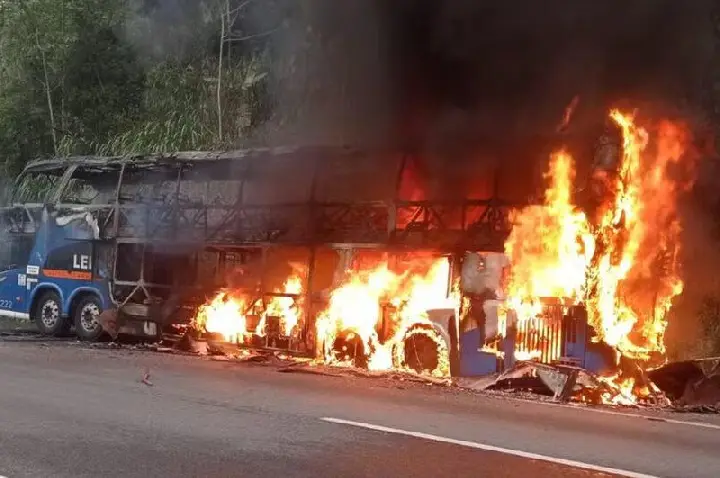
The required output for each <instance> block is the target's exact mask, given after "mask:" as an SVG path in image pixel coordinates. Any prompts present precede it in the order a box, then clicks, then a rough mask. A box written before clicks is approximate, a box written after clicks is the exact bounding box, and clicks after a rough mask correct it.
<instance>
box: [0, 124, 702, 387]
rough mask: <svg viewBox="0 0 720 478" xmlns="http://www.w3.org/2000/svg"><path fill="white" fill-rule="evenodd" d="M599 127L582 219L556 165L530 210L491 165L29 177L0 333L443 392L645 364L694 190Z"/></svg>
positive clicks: (648, 138)
mask: <svg viewBox="0 0 720 478" xmlns="http://www.w3.org/2000/svg"><path fill="white" fill-rule="evenodd" d="M611 121H612V122H613V124H615V125H616V126H617V131H618V141H617V147H616V148H615V150H614V151H615V152H614V153H612V151H611V152H610V153H607V152H606V154H605V156H604V159H603V160H602V161H601V162H600V166H599V167H598V168H596V170H595V171H593V173H592V174H591V178H592V179H591V182H593V181H594V183H593V186H592V187H590V188H586V189H589V190H590V192H591V193H592V195H593V198H592V199H593V200H592V201H591V202H592V207H579V206H578V205H577V204H576V200H577V199H578V198H579V197H580V196H581V194H580V190H582V189H583V188H582V187H579V186H578V184H577V183H578V181H577V178H576V177H575V176H576V173H575V162H574V159H573V157H572V155H571V154H570V153H569V152H568V151H566V150H563V149H559V150H557V151H555V152H553V153H551V154H548V156H549V157H550V160H549V162H547V161H545V163H546V164H547V165H548V166H547V169H546V174H545V181H546V188H545V194H544V196H543V198H542V200H540V201H535V203H533V204H529V203H528V202H527V201H525V200H523V198H524V197H525V196H526V193H527V191H526V189H527V188H526V185H523V184H521V181H520V180H519V178H518V176H517V174H516V172H515V171H513V169H512V168H511V167H508V165H507V163H504V162H503V161H494V162H493V161H468V162H465V163H458V164H456V165H454V166H453V167H454V168H455V169H454V170H452V171H448V170H447V169H450V168H443V169H441V170H438V169H436V170H432V171H430V170H431V169H432V168H428V167H427V164H423V158H421V157H420V156H419V155H414V154H398V153H395V152H378V151H358V150H354V149H349V148H336V147H325V148H320V147H301V148H266V149H262V148H260V149H251V150H241V151H233V152H222V153H195V152H193V153H177V154H167V155H154V156H139V157H118V158H68V159H62V160H43V161H36V162H33V163H31V164H29V165H28V166H27V168H26V169H25V171H24V172H23V174H22V175H21V176H20V178H19V180H18V183H17V185H16V188H15V190H14V193H13V195H12V197H11V200H10V202H9V204H8V205H7V206H6V207H5V208H3V210H2V217H3V227H4V232H5V241H4V245H3V246H4V247H5V249H6V252H4V253H3V255H2V257H3V264H2V265H3V266H4V267H3V269H4V271H3V272H1V273H0V275H1V276H2V281H0V299H1V301H0V313H3V314H6V315H8V314H9V315H15V316H23V317H31V318H32V319H33V320H35V321H36V323H37V324H38V326H39V327H40V329H41V330H42V331H43V332H44V333H47V334H58V333H64V332H65V331H66V330H67V329H68V328H69V327H71V326H74V328H75V330H76V333H77V334H78V335H79V336H80V337H81V338H85V339H97V338H98V337H100V335H102V334H103V333H104V332H110V333H111V334H116V333H128V334H132V335H139V336H144V337H148V338H153V339H156V338H158V337H159V336H160V335H161V334H162V332H163V331H164V330H166V329H168V327H172V328H176V329H177V328H178V327H185V328H187V329H190V330H195V331H197V332H198V333H200V334H201V335H204V336H207V337H210V338H212V339H213V340H219V341H223V342H226V343H231V344H236V345H238V346H246V347H257V348H269V349H277V350H286V351H290V352H293V353H296V354H308V355H312V356H315V357H317V358H318V359H320V360H323V361H325V362H329V363H334V364H349V365H353V366H358V367H363V368H368V369H373V370H387V369H408V370H415V371H418V372H425V373H431V374H434V375H439V376H449V375H453V376H458V375H462V376H476V375H484V374H489V373H494V372H496V371H499V370H503V369H507V368H509V367H511V366H512V364H513V363H514V362H515V361H516V360H536V361H540V362H545V363H569V364H574V365H577V366H581V367H586V368H591V369H601V368H602V367H604V366H605V365H606V364H607V363H609V362H613V361H616V360H617V357H616V356H615V355H614V354H623V355H627V356H632V357H635V358H640V359H643V360H651V359H653V358H654V357H655V356H662V354H663V353H664V342H663V333H664V328H665V324H666V315H667V312H668V309H669V307H670V304H671V301H672V298H673V297H675V296H676V295H677V294H679V293H680V292H681V290H682V281H681V280H680V270H679V262H678V251H679V231H680V227H681V224H680V222H679V219H678V216H677V214H676V208H675V204H676V202H677V199H678V196H679V195H680V194H682V192H683V191H685V190H686V189H687V188H688V187H689V186H690V184H691V182H689V181H682V180H680V179H677V178H675V177H673V178H671V176H670V175H669V174H668V170H669V169H670V168H671V167H674V166H682V165H685V166H688V164H686V163H688V161H687V160H686V158H687V156H688V155H687V152H686V146H687V143H688V138H687V137H686V133H685V131H684V130H683V129H682V128H681V127H679V126H677V125H674V124H672V123H668V122H663V123H660V124H659V125H658V126H657V127H655V128H654V129H649V130H646V129H643V128H641V127H639V126H636V125H635V123H634V119H633V118H632V117H631V116H629V115H623V114H621V113H620V112H613V113H612V115H611ZM605 146H607V144H606V145H605ZM611 149H612V148H611ZM608 154H609V156H608ZM613 155H614V156H613ZM608 157H609V158H610V160H608ZM613 158H614V159H613ZM423 168H425V170H424V172H423ZM421 172H422V174H421ZM448 184H450V185H453V187H450V188H448V187H447V185H448ZM467 184H471V185H472V187H462V185H467ZM598 184H600V185H601V186H602V187H596V186H597V185H598ZM608 350H609V351H608Z"/></svg>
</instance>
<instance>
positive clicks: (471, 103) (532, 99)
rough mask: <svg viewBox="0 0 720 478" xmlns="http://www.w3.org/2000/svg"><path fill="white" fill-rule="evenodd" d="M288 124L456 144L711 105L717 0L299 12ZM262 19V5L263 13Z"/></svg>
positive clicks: (475, 0)
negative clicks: (632, 112)
mask: <svg viewBox="0 0 720 478" xmlns="http://www.w3.org/2000/svg"><path fill="white" fill-rule="evenodd" d="M294 3H295V4H296V5H298V7H297V8H296V9H295V10H294V11H292V12H291V13H290V15H291V16H290V18H288V19H287V20H288V23H287V24H288V28H287V29H286V30H285V32H284V33H283V36H279V37H277V40H278V43H276V47H277V50H276V55H277V56H276V57H277V60H278V64H279V65H284V64H285V62H287V61H292V62H294V64H295V69H294V70H292V71H290V72H287V71H285V73H286V76H285V77H284V78H283V79H284V81H282V82H280V83H279V84H278V89H277V90H276V91H275V93H276V94H277V95H278V100H279V101H278V108H279V110H278V111H279V112H280V113H283V114H281V115H279V116H280V117H283V119H286V118H288V117H292V116H293V115H297V117H296V118H294V119H293V121H289V122H288V123H287V124H286V126H294V127H295V128H297V129H298V130H299V131H303V133H304V135H305V136H306V137H309V138H312V137H317V139H318V140H322V139H326V138H323V136H324V135H328V136H330V135H329V134H328V132H332V133H333V135H334V136H338V137H339V139H341V140H343V141H344V142H348V143H353V142H361V143H362V142H364V141H368V140H370V139H375V140H381V141H385V142H397V141H408V142H411V143H414V144H418V143H438V142H439V143H441V144H442V143H448V144H457V142H458V140H460V141H470V140H472V139H474V138H479V137H482V138H483V139H486V140H489V139H495V140H499V139H502V140H505V141H513V140H515V139H516V138H520V137H527V136H531V135H545V134H550V133H551V132H552V131H554V129H555V128H556V126H557V123H558V122H559V121H560V118H561V116H562V113H563V109H564V107H565V106H566V105H567V104H568V103H569V102H570V100H571V99H572V98H573V96H575V95H579V96H580V103H579V107H578V109H577V112H576V117H575V122H576V123H578V124H579V125H584V124H586V123H587V124H591V123H593V122H595V123H596V122H598V121H599V120H598V119H597V116H598V115H600V116H602V113H603V112H605V111H607V109H608V107H609V105H611V104H614V103H616V102H618V101H621V100H631V101H634V102H636V103H641V102H654V103H661V102H662V103H663V104H670V105H682V106H686V105H687V104H688V103H689V104H690V105H692V106H693V107H699V104H698V102H699V99H700V94H701V91H702V88H703V81H704V79H705V77H706V73H707V71H708V66H709V61H710V58H711V55H712V23H711V20H710V13H709V8H710V3H711V2H710V1H709V0H698V1H696V2H677V1H673V0H634V1H633V0H630V1H617V0H611V1H603V2H593V1H589V0H587V1H583V0H550V1H545V2H529V1H518V0H515V1H505V0H503V1H499V0H493V1H488V0H444V1H440V2H439V1H434V0H394V1H391V2H388V1H381V0H379V1H372V0H346V1H343V2H326V1H322V0H305V1H295V2H294ZM261 8H262V7H261Z"/></svg>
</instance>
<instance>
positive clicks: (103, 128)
mask: <svg viewBox="0 0 720 478" xmlns="http://www.w3.org/2000/svg"><path fill="white" fill-rule="evenodd" d="M263 2H265V3H268V2H269V3H273V0H263ZM253 3H256V2H252V1H234V0H176V1H158V0H21V1H15V0H13V1H6V0H0V158H1V159H0V168H2V171H3V172H4V174H3V176H5V177H7V176H12V175H14V174H16V173H17V172H18V171H19V170H20V169H21V168H22V167H23V166H24V165H25V163H26V162H27V161H29V160H31V159H34V158H37V157H41V156H51V155H69V154H90V153H100V154H109V155H114V154H124V153H142V152H159V151H173V150H195V149H203V148H216V147H222V146H227V145H231V144H232V145H235V144H237V143H241V142H243V141H244V140H246V139H247V138H248V137H249V136H250V135H251V134H252V132H253V130H254V129H255V128H256V127H257V126H258V125H259V124H260V123H262V122H263V121H264V120H266V119H267V118H268V115H269V112H270V106H271V105H270V104H269V95H268V94H267V90H268V82H269V81H270V78H269V75H268V73H269V69H268V65H269V56H270V55H271V53H272V52H271V47H270V41H269V40H270V38H271V37H272V34H273V33H274V32H275V31H276V30H277V29H278V28H279V26H280V23H279V20H278V22H277V23H276V24H274V23H273V21H274V20H276V18H275V17H272V15H270V16H268V18H265V19H263V21H258V20H257V19H255V18H252V19H251V18H250V17H251V15H252V13H253ZM278 8H280V6H278ZM263 11H265V12H267V11H269V12H272V11H273V9H272V8H271V9H267V8H265V9H264V10H263ZM270 17H272V18H270ZM277 18H280V17H279V16H278V17H277Z"/></svg>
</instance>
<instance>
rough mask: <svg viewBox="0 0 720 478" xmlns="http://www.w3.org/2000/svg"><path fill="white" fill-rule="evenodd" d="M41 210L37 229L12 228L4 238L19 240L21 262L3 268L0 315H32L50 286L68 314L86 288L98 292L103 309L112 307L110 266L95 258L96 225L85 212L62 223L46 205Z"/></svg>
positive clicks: (21, 316)
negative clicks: (85, 221) (86, 219)
mask: <svg viewBox="0 0 720 478" xmlns="http://www.w3.org/2000/svg"><path fill="white" fill-rule="evenodd" d="M39 216H40V220H39V223H37V225H36V232H35V233H34V234H33V233H32V232H30V233H28V232H23V233H9V234H8V237H6V238H5V239H6V240H7V241H15V242H17V243H18V244H19V245H20V247H19V249H20V251H18V254H16V261H17V263H15V264H12V265H11V266H10V267H9V268H8V269H6V270H4V271H2V272H0V315H6V316H12V317H17V318H31V315H32V312H33V311H32V307H33V305H34V303H35V301H36V300H37V298H38V297H39V296H40V295H41V294H43V293H44V292H46V291H48V290H52V291H55V292H56V293H57V294H58V296H59V297H60V299H61V304H62V314H63V315H64V316H66V317H67V316H71V315H72V313H73V310H72V305H73V303H74V301H75V299H77V298H78V297H79V296H80V295H84V294H92V295H94V296H95V297H96V298H97V299H98V300H99V302H100V304H101V307H102V309H106V308H108V307H110V305H111V303H112V301H111V298H110V287H109V280H108V268H107V265H106V264H99V263H98V262H97V261H96V260H95V255H96V254H95V253H94V252H95V245H96V242H97V241H96V240H95V238H94V237H93V236H92V231H91V230H89V229H91V228H89V227H87V224H83V218H82V217H81V216H78V217H77V219H74V220H70V221H67V222H66V223H63V224H62V225H60V224H58V222H60V221H58V218H57V217H56V216H55V215H53V214H52V213H49V212H48V210H47V209H43V211H42V212H41V213H40V214H39ZM23 246H24V247H23ZM28 250H29V251H28ZM23 259H24V260H23Z"/></svg>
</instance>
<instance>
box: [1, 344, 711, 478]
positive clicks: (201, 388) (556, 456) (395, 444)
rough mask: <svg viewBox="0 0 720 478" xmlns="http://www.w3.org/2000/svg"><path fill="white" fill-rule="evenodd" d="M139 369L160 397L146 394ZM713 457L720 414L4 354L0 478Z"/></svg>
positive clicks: (463, 470)
mask: <svg viewBox="0 0 720 478" xmlns="http://www.w3.org/2000/svg"><path fill="white" fill-rule="evenodd" d="M146 369H149V371H150V380H151V381H152V384H153V386H148V385H145V384H143V383H141V381H140V380H141V377H142V375H143V373H144V371H145V370H146ZM668 418H669V419H670V420H678V422H672V421H671V422H667V421H662V420H666V419H668ZM348 422H350V423H348ZM718 450H720V420H718V417H715V416H711V417H695V416H686V415H675V416H673V415H667V416H665V415H658V414H653V415H652V417H651V419H645V418H638V417H637V416H626V415H620V414H608V413H599V412H596V411H589V410H584V409H577V408H570V407H560V406H551V405H543V404H534V403H526V402H519V401H515V400H507V399H503V398H497V397H486V396H477V395H473V394H468V393H465V392H458V391H452V390H447V389H439V388H437V387H427V386H418V385H413V384H406V385H403V386H402V387H398V384H397V382H390V381H384V380H378V379H359V378H335V377H321V376H314V375H306V374H287V373H277V371H276V370H275V369H273V368H271V367H262V366H252V365H238V364H233V363H223V362H213V361H209V360H202V359H197V358H192V357H184V356H173V355H163V354H157V353H147V352H129V351H126V350H117V351H115V350H96V349H87V348H82V347H79V346H77V345H72V344H62V343H59V344H48V345H41V344H38V343H10V342H4V341H0V475H1V476H5V477H8V478H19V477H82V476H88V477H90V476H92V477H97V476H118V477H132V476H138V477H144V478H145V477H148V476H152V477H185V476H198V477H201V476H202V477H216V476H227V477H231V476H236V477H255V476H263V477H276V476H283V477H285V476H288V477H305V476H307V477H326V476H327V477H355V476H358V477H360V476H362V477H370V476H372V477H400V476H411V477H439V476H453V477H462V476H472V477H482V476H492V477H528V476H538V477H560V476H562V477H581V476H582V477H596V476H612V475H616V476H643V474H645V475H650V476H673V477H683V478H690V477H717V476H720V453H719V452H718ZM533 454H535V455H533ZM536 455H541V456H536ZM548 460H551V461H548ZM563 460H571V461H572V463H570V464H568V463H567V462H563ZM570 465H572V466H570ZM593 466H596V467H604V468H606V469H614V470H616V472H615V473H610V472H607V473H606V472H603V471H598V469H597V468H595V469H593Z"/></svg>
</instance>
